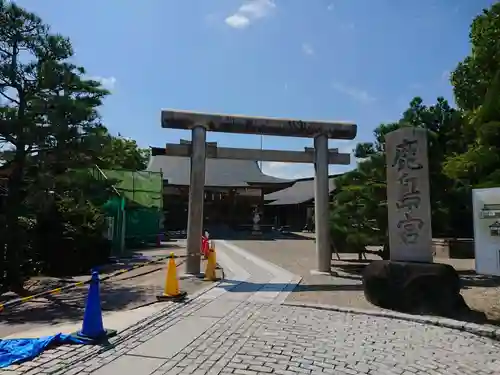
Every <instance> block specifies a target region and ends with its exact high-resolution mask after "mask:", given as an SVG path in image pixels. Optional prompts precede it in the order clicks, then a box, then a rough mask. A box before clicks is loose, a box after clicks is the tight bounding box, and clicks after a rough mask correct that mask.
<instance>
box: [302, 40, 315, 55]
mask: <svg viewBox="0 0 500 375" xmlns="http://www.w3.org/2000/svg"><path fill="white" fill-rule="evenodd" d="M302 52H304V53H305V54H306V55H309V56H312V55H314V48H313V47H312V46H311V45H310V44H308V43H302Z"/></svg>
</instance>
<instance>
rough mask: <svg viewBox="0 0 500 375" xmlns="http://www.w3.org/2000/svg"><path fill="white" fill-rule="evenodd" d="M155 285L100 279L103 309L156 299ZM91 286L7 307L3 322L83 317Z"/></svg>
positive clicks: (1, 320) (126, 306)
mask: <svg viewBox="0 0 500 375" xmlns="http://www.w3.org/2000/svg"><path fill="white" fill-rule="evenodd" d="M152 289H154V288H152V287H144V286H124V285H117V284H116V283H101V286H100V293H101V306H102V310H103V311H115V310H123V309H125V308H134V307H139V306H141V305H144V304H146V303H150V302H152V301H155V300H156V297H155V291H154V290H152ZM87 293H88V286H83V287H78V288H75V289H72V290H71V291H68V293H64V292H63V293H61V294H59V295H48V296H45V297H41V298H38V299H35V300H32V301H30V302H25V303H22V304H20V305H17V306H13V307H11V308H7V309H5V310H4V311H3V312H2V313H0V324H2V323H3V324H24V323H28V322H29V323H52V324H55V323H58V322H61V321H68V320H79V319H82V317H83V312H84V309H85V301H86V298H87Z"/></svg>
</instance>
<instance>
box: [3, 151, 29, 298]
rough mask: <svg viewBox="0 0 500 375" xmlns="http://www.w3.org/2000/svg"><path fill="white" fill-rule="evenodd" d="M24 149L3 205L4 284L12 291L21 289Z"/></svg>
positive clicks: (14, 168) (12, 174) (16, 160)
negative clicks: (4, 230) (20, 222)
mask: <svg viewBox="0 0 500 375" xmlns="http://www.w3.org/2000/svg"><path fill="white" fill-rule="evenodd" d="M24 162H25V153H24V150H22V149H21V150H20V149H18V151H17V152H16V156H15V159H14V162H13V163H12V170H11V173H10V176H9V179H8V185H7V189H8V190H7V197H6V206H5V229H6V233H5V234H6V236H5V239H6V241H5V242H6V245H7V246H6V247H7V249H6V254H5V255H6V256H5V261H6V262H5V263H6V264H5V266H6V267H5V270H6V275H5V278H6V285H7V286H9V287H10V289H11V290H12V291H15V292H17V291H19V290H22V286H23V278H22V274H21V262H22V261H23V259H22V258H23V257H22V252H23V250H24V249H23V246H22V241H21V233H20V232H21V228H20V225H19V217H20V216H21V207H22V204H23V186H22V185H23V175H24Z"/></svg>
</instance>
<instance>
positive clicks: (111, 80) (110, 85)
mask: <svg viewBox="0 0 500 375" xmlns="http://www.w3.org/2000/svg"><path fill="white" fill-rule="evenodd" d="M89 79H91V80H93V81H98V82H101V85H102V86H103V87H104V88H105V89H107V90H113V89H114V88H115V84H116V78H115V77H113V76H111V77H100V76H94V77H89Z"/></svg>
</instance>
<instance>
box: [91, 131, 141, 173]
mask: <svg viewBox="0 0 500 375" xmlns="http://www.w3.org/2000/svg"><path fill="white" fill-rule="evenodd" d="M95 142H96V144H98V146H99V148H98V149H97V150H98V151H97V153H96V164H97V165H98V166H99V167H101V168H106V169H128V170H133V171H140V170H144V169H146V167H147V165H148V161H149V156H150V152H149V149H141V148H140V147H139V146H138V145H137V142H136V141H135V140H133V139H130V138H125V137H122V136H121V135H120V134H118V136H112V135H110V134H109V133H108V131H107V130H106V129H101V132H100V133H98V134H96V137H95Z"/></svg>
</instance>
